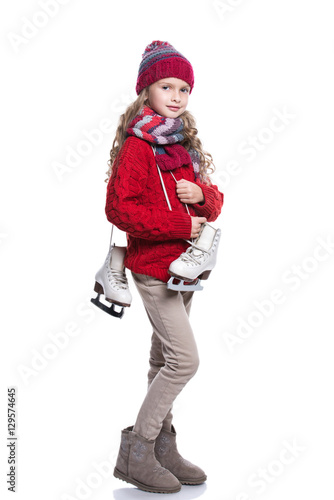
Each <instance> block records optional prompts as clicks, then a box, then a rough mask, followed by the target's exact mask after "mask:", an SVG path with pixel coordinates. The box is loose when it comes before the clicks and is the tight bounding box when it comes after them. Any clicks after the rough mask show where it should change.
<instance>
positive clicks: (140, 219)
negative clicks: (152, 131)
mask: <svg viewBox="0 0 334 500" xmlns="http://www.w3.org/2000/svg"><path fill="white" fill-rule="evenodd" d="M173 173H174V175H175V177H176V179H177V180H180V179H186V180H189V181H192V182H195V181H194V178H195V176H194V170H193V167H192V165H185V166H181V167H177V168H175V169H174V170H173ZM162 176H163V179H164V182H165V186H166V190H167V193H168V197H169V200H170V203H171V206H172V211H170V210H169V209H168V206H167V202H166V199H165V196H164V193H163V190H162V187H161V183H160V178H159V173H158V170H157V166H156V163H155V157H154V154H153V151H152V148H151V146H150V144H149V143H148V142H146V141H144V140H142V139H139V138H137V137H133V136H131V137H128V138H127V139H126V140H125V142H124V143H123V146H122V148H121V150H120V152H119V153H118V155H117V158H116V160H115V163H114V165H113V169H112V175H111V177H110V179H109V182H108V186H107V198H106V206H105V211H106V216H107V219H108V221H109V222H112V223H113V224H115V226H116V227H118V228H119V229H121V230H122V231H125V232H126V233H127V241H128V248H127V253H126V257H125V261H124V264H125V266H126V267H127V268H128V269H131V270H132V271H134V272H136V273H139V274H147V275H149V276H153V277H155V278H158V279H160V280H162V281H164V282H167V281H168V279H169V278H170V275H169V274H168V268H169V265H170V263H171V262H172V261H173V260H175V259H177V258H178V257H179V256H180V254H181V253H182V252H184V251H185V250H186V248H187V247H188V246H189V243H187V242H186V241H184V239H189V238H190V235H191V217H190V216H189V215H188V213H187V211H186V208H185V205H184V204H183V203H181V202H180V200H179V198H178V197H177V194H176V188H175V186H176V184H175V181H174V179H173V177H172V175H171V174H170V172H169V171H163V172H162ZM196 184H198V185H199V186H200V187H201V188H202V190H203V194H204V197H205V201H204V203H202V204H193V205H188V208H189V212H190V214H191V215H197V216H203V217H206V218H207V219H208V221H214V220H215V219H216V218H217V217H218V215H219V214H220V212H221V208H222V205H223V194H222V193H220V192H219V191H218V188H217V186H214V185H211V186H207V185H204V184H201V183H200V182H199V181H198V180H196Z"/></svg>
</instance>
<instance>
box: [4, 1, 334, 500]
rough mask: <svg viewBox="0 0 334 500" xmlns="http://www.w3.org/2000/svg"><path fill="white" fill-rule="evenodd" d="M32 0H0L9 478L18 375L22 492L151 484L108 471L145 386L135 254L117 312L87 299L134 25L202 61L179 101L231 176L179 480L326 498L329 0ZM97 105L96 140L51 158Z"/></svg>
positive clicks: (332, 271) (134, 59) (182, 438)
mask: <svg viewBox="0 0 334 500" xmlns="http://www.w3.org/2000/svg"><path fill="white" fill-rule="evenodd" d="M51 3H52V2H49V12H50V9H51V6H50V5H51ZM56 3H57V2H56ZM42 4H43V1H42V0H41V1H29V2H27V1H22V0H20V1H16V2H5V3H2V4H1V11H2V12H1V35H2V37H1V40H2V41H1V56H2V57H1V60H2V68H1V70H2V71H1V73H2V77H1V86H2V90H1V139H2V141H1V142H2V147H1V183H0V186H1V187H0V189H1V193H0V199H1V211H0V258H1V268H0V272H1V275H0V276H1V297H0V303H1V332H2V333H1V341H2V347H1V393H0V401H1V407H0V409H1V412H0V419H1V420H0V424H1V429H0V432H1V441H0V457H1V458H0V460H1V472H0V482H1V497H2V498H3V497H4V495H5V497H6V498H7V495H8V498H13V497H12V496H11V495H10V492H8V491H7V485H6V479H7V478H6V474H7V472H8V467H9V466H8V464H7V455H8V451H7V448H6V444H7V418H6V417H7V409H6V403H7V400H6V395H7V387H9V386H16V388H17V421H18V428H17V436H18V440H17V461H18V462H17V493H16V496H15V498H17V499H20V500H21V499H22V500H23V499H24V500H26V499H28V498H34V499H35V500H42V499H43V500H45V499H48V500H53V499H59V500H60V499H62V500H65V499H66V500H68V499H71V500H73V499H74V498H78V499H79V498H89V499H94V500H100V499H107V498H108V499H110V498H115V499H116V500H124V499H137V498H138V499H139V498H140V499H144V498H145V499H146V498H153V497H154V496H155V495H154V494H149V493H144V492H142V491H139V490H137V489H136V488H135V487H132V486H131V485H128V484H127V483H123V482H121V481H119V480H117V479H115V478H114V477H113V476H112V470H113V467H114V464H115V458H116V454H117V452H118V447H119V441H120V433H121V430H122V429H123V428H124V427H126V426H128V425H131V424H133V423H134V420H135V417H136V414H137V411H138V409H139V406H140V404H141V402H142V399H143V397H144V395H145V391H146V373H147V370H148V352H149V346H150V336H151V329H150V325H149V322H148V319H147V318H146V315H145V311H144V308H143V306H142V303H141V299H140V297H139V296H138V294H137V292H136V289H135V286H134V283H133V281H132V278H131V276H130V273H128V278H129V281H130V287H131V291H132V294H133V304H132V306H131V308H129V309H127V310H126V313H125V316H124V318H123V319H122V320H119V319H114V318H111V317H109V316H108V315H106V314H105V313H103V312H102V311H100V310H98V309H97V308H96V307H95V306H93V305H92V304H91V303H90V298H91V297H93V296H95V293H94V292H93V285H94V275H95V272H96V271H97V269H98V268H99V267H100V266H101V264H102V262H103V261H104V258H105V256H106V253H107V250H108V245H109V235H110V224H109V222H108V221H107V220H106V217H105V213H104V206H105V189H106V184H105V183H104V179H105V172H106V170H107V160H108V158H109V151H110V149H111V145H112V141H113V138H114V132H115V127H116V125H117V121H118V118H119V116H120V114H121V113H122V112H124V110H125V108H126V106H127V105H128V104H129V103H130V102H131V101H132V100H134V99H135V98H136V94H135V91H134V89H135V83H136V78H137V72H138V67H139V63H140V61H141V55H142V53H143V52H144V49H145V47H146V45H148V44H149V43H150V42H151V41H152V40H167V41H169V42H170V43H171V44H172V45H174V47H175V48H176V49H177V50H179V51H180V52H181V53H183V54H184V55H185V56H186V57H187V58H188V59H189V60H190V61H191V63H192V65H193V68H194V72H195V86H194V90H193V92H192V94H191V96H190V100H189V105H188V109H189V110H190V111H191V112H192V113H193V114H194V116H195V118H196V120H197V125H198V130H199V137H200V138H201V140H202V143H203V145H204V149H206V150H207V151H210V152H211V154H212V155H213V158H214V161H215V165H216V173H215V179H216V183H217V184H218V185H219V187H220V190H221V191H223V192H224V194H225V204H224V207H223V210H222V214H221V216H220V217H219V219H218V220H217V223H216V225H217V226H218V227H221V229H222V239H221V243H220V248H219V262H218V264H217V266H216V269H215V270H214V272H213V273H212V274H211V276H210V279H209V280H208V281H207V282H204V286H205V289H204V291H202V292H196V294H195V297H194V305H193V309H192V313H191V320H192V324H193V326H194V331H195V335H196V338H197V341H198V347H199V352H200V359H201V365H200V368H199V371H198V372H197V374H196V376H195V377H194V379H192V380H191V382H190V383H189V384H188V385H187V387H186V388H185V389H184V391H183V392H182V393H181V394H180V396H179V397H178V398H177V401H176V403H175V407H174V417H175V421H174V422H175V427H176V430H177V433H178V445H179V450H180V452H181V453H182V454H183V455H184V456H185V458H187V459H189V460H191V461H193V462H194V463H198V465H200V466H201V467H203V468H204V469H205V471H206V473H207V475H208V481H207V483H206V484H205V485H202V486H198V487H190V486H185V487H183V488H182V490H181V492H180V493H178V494H177V495H176V497H177V498H180V499H192V498H197V497H200V496H201V497H202V498H203V499H204V498H206V499H209V500H250V499H251V500H254V499H256V498H258V497H261V498H263V499H268V500H269V499H270V500H276V499H277V500H281V499H282V498H285V499H288V500H294V499H296V498H303V499H314V498H331V497H332V496H333V489H334V487H333V482H332V476H333V465H334V464H333V446H334V442H333V441H334V436H333V420H334V412H333V405H332V400H333V385H332V384H333V375H334V373H333V372H334V370H333V361H332V360H333V341H332V336H333V333H334V331H333V326H334V321H333V277H334V250H333V241H334V228H333V213H334V211H333V209H334V201H333V194H332V191H333V174H332V169H333V146H332V141H333V112H334V109H333V88H334V81H333V80H334V79H333V18H332V11H333V9H332V3H331V2H330V1H329V0H327V1H325V0H319V1H318V2H314V1H310V0H307V1H303V2H301V1H297V0H294V1H291V0H280V1H274V0H270V1H268V0H243V1H242V0H241V1H237V0H234V1H233V0H226V1H225V2H223V1H222V2H220V7H219V6H217V5H215V3H214V2H213V1H198V0H196V1H194V0H191V1H190V0H181V1H180V0H179V1H174V0H170V1H169V2H151V1H147V0H141V1H139V2H138V1H135V0H131V1H129V0H127V1H122V2H120V1H119V2H111V1H106V0H96V1H94V2H92V1H91V2H89V1H87V0H84V1H81V2H79V0H70V1H67V2H66V1H63V2H62V5H60V4H58V3H57V5H58V7H59V8H58V11H57V12H56V11H55V8H53V13H52V15H51V14H44V15H43V14H42V15H41V12H44V13H45V8H44V10H43V8H42V7H41V6H42ZM44 4H47V2H46V1H45V2H44ZM224 5H225V12H224ZM31 23H34V24H35V25H39V27H36V26H35V28H34V24H31ZM42 24H43V26H41V25H42ZM24 36H25V38H24ZM20 37H21V38H20ZM28 37H29V38H28ZM277 113H281V114H282V113H283V114H285V115H286V116H287V117H288V118H286V119H285V123H284V122H283V121H280V122H279V121H277V120H276V121H274V119H273V117H274V116H275V114H276V115H277ZM105 119H108V120H109V121H110V124H111V126H110V130H109V132H108V133H107V132H103V133H102V136H103V140H102V141H101V142H100V143H99V144H95V145H92V144H91V147H90V151H88V153H87V154H86V155H81V157H79V160H78V159H77V165H76V166H75V167H73V166H71V167H69V166H68V165H67V170H66V171H65V172H63V173H62V175H59V172H58V175H57V174H56V169H55V165H56V162H58V163H59V164H60V163H62V164H63V165H66V155H68V152H69V151H70V150H71V151H73V149H74V150H76V148H79V149H80V147H79V144H80V141H82V140H87V139H86V136H85V132H84V131H85V130H86V131H92V130H93V129H96V128H99V127H100V124H101V122H102V121H103V120H105ZM273 124H276V125H277V126H278V125H280V131H277V130H276V131H274V132H273V131H271V130H270V126H273ZM102 136H101V137H102ZM254 137H255V138H257V141H258V142H257V144H258V145H259V146H258V149H255V148H254V147H253V153H254V154H253V155H252V158H251V157H250V154H249V153H248V154H246V153H245V144H247V143H249V141H251V140H253V139H252V138H254ZM240 148H241V149H240ZM260 148H261V149H260ZM230 162H235V163H234V165H236V167H235V168H236V169H235V170H234V172H233V174H234V175H232V176H231V175H228V168H231V163H230ZM230 172H231V169H230ZM123 236H124V235H123V234H121V233H120V232H118V234H117V235H116V238H117V239H116V243H117V244H123V242H124V240H123ZM321 241H322V242H323V241H328V242H329V243H327V245H328V246H327V247H324V246H323V247H322V249H321V250H320V247H319V244H320V242H321ZM322 245H323V243H322ZM295 273H299V277H297V275H296V274H295ZM275 290H276V291H275ZM275 297H280V302H281V303H275V304H274V303H273V302H272V299H273V298H275ZM256 301H258V302H257V304H259V303H262V304H266V309H265V310H264V312H262V313H261V312H259V307H261V306H259V305H258V306H256ZM268 301H271V302H270V303H269V302H268ZM241 324H243V328H241V327H240V325H241ZM245 325H248V327H247V326H245ZM71 328H72V334H71V335H69V334H70V333H71V332H70V330H71ZM57 334H59V335H57ZM61 334H62V335H61ZM52 336H53V337H52ZM56 337H58V338H59V339H60V338H61V339H62V341H63V343H65V341H66V342H67V345H65V346H64V345H63V346H62V347H61V348H60V347H58V348H57V347H56V345H55V341H54V340H52V338H53V339H55V338H56ZM228 339H229V340H228ZM52 354H53V358H52V359H51V357H50V356H51V355H52ZM289 445H290V447H291V446H292V447H294V449H295V451H294V454H293V453H292V452H291V451H284V450H285V449H286V450H288V448H287V446H289ZM94 464H95V465H94ZM101 464H104V466H103V467H104V468H103V471H104V472H103V473H104V476H105V477H103V473H102V471H101V470H100V472H97V469H96V468H99V465H100V466H101ZM261 471H262V472H261ZM261 474H262V477H265V479H263V478H262V479H261V478H260V476H261ZM263 474H265V476H263ZM94 481H95V482H94ZM159 498H160V497H159Z"/></svg>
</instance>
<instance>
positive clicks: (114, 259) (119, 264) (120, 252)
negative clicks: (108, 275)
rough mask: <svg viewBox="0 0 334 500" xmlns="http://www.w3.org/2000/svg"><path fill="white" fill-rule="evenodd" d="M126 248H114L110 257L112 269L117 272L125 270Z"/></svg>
mask: <svg viewBox="0 0 334 500" xmlns="http://www.w3.org/2000/svg"><path fill="white" fill-rule="evenodd" d="M125 252H126V247H116V246H114V247H113V249H112V251H111V257H110V267H111V269H115V270H116V271H123V270H124V257H125Z"/></svg>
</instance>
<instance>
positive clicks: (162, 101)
mask: <svg viewBox="0 0 334 500" xmlns="http://www.w3.org/2000/svg"><path fill="white" fill-rule="evenodd" d="M189 92H190V85H189V84H188V83H187V82H184V81H183V80H180V79H179V78H174V77H171V78H163V79H161V80H158V81H157V82H154V83H152V85H150V86H149V88H148V105H149V106H150V107H151V108H152V109H154V111H155V112H156V113H158V114H159V115H162V116H165V117H166V118H177V117H178V116H180V115H181V114H182V113H183V112H184V111H185V109H186V107H187V104H188V97H189Z"/></svg>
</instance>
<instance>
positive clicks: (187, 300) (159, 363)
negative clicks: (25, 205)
mask: <svg viewBox="0 0 334 500" xmlns="http://www.w3.org/2000/svg"><path fill="white" fill-rule="evenodd" d="M180 293H181V296H182V299H183V303H184V307H185V309H186V312H187V314H188V316H189V314H190V309H191V304H192V297H193V292H186V291H182V292H180ZM149 363H150V369H149V371H148V374H147V378H148V389H149V387H150V385H151V383H152V381H153V379H154V377H155V376H156V375H157V373H159V370H160V369H161V368H162V367H163V366H165V358H164V355H163V352H162V344H161V340H160V339H159V337H158V335H157V334H156V333H155V332H154V331H153V333H152V338H151V350H150V359H149ZM172 420H173V414H172V407H171V408H170V409H169V411H168V413H167V415H166V417H165V419H164V421H163V424H162V427H163V428H164V429H165V430H167V431H170V430H171V428H172Z"/></svg>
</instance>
